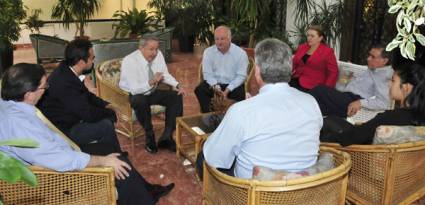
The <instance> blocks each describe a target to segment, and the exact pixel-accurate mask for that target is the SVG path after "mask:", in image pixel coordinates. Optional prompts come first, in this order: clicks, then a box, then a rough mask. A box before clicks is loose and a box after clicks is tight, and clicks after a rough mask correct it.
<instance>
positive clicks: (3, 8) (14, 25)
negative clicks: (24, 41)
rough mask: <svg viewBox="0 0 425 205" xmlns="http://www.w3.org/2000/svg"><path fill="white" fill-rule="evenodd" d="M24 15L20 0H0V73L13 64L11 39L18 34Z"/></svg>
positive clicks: (15, 38) (17, 37)
mask: <svg viewBox="0 0 425 205" xmlns="http://www.w3.org/2000/svg"><path fill="white" fill-rule="evenodd" d="M25 17H26V13H25V10H24V7H23V4H22V1H21V0H1V1H0V75H1V74H2V73H3V71H4V70H5V69H6V68H8V67H10V66H11V65H13V44H12V42H13V41H17V40H18V39H19V36H20V31H21V27H20V26H19V24H20V22H21V21H22V20H23V19H24V18H25Z"/></svg>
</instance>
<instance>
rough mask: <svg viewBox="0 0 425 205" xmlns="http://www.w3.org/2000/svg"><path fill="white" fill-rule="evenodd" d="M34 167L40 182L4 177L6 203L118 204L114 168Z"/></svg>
mask: <svg viewBox="0 0 425 205" xmlns="http://www.w3.org/2000/svg"><path fill="white" fill-rule="evenodd" d="M30 168H31V170H32V171H33V172H34V174H35V175H36V176H37V181H38V186H36V187H31V186H29V185H26V184H24V183H22V182H18V183H16V184H9V183H6V182H4V181H0V195H1V197H2V200H3V203H4V204H15V205H18V204H22V205H23V204H32V205H58V204H75V205H81V204H96V205H111V204H112V205H114V204H116V190H115V181H114V170H113V169H112V168H86V169H84V170H82V171H78V172H64V173H61V172H56V171H52V170H49V169H44V168H40V167H30Z"/></svg>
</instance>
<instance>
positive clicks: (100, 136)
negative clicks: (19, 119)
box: [37, 39, 120, 150]
mask: <svg viewBox="0 0 425 205" xmlns="http://www.w3.org/2000/svg"><path fill="white" fill-rule="evenodd" d="M93 60H94V54H93V48H92V44H91V43H90V41H88V40H84V39H77V40H74V41H71V42H70V43H69V44H68V45H67V46H66V48H65V60H64V61H63V62H62V63H61V64H60V65H59V67H58V68H57V69H55V70H54V71H53V73H52V74H51V75H50V76H49V79H48V85H49V86H50V87H49V89H48V90H46V93H45V95H44V96H43V98H42V99H41V100H40V102H39V103H38V105H37V106H38V108H40V110H41V111H42V112H43V114H44V115H46V117H47V118H48V119H49V120H50V121H51V122H52V123H53V124H54V125H55V126H56V127H58V128H59V129H60V130H61V131H62V132H63V133H65V135H67V136H69V137H70V138H71V139H72V140H73V141H74V142H75V143H77V144H78V145H86V144H90V143H93V142H97V143H108V144H111V145H112V146H114V147H115V149H116V150H120V145H119V142H118V139H117V136H116V133H115V127H114V122H116V120H117V117H116V113H115V112H114V110H113V109H114V108H113V106H112V104H109V103H108V102H105V101H103V100H102V99H100V98H99V97H97V96H96V95H94V94H93V93H91V92H90V91H89V90H88V89H87V88H86V86H85V85H84V83H83V82H81V80H80V79H79V76H80V75H81V74H83V73H86V72H90V70H91V69H92V67H93Z"/></svg>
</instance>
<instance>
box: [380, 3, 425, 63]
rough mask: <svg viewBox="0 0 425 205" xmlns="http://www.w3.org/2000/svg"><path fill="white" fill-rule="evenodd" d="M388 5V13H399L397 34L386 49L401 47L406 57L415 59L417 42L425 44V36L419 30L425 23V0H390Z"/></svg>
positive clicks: (402, 53)
mask: <svg viewBox="0 0 425 205" xmlns="http://www.w3.org/2000/svg"><path fill="white" fill-rule="evenodd" d="M388 5H389V6H390V8H389V10H388V13H391V14H396V13H397V20H396V27H397V35H396V37H395V38H394V39H393V40H392V41H391V42H390V43H389V44H388V45H387V48H386V50H387V51H391V50H393V49H394V48H396V47H399V48H400V53H401V55H402V56H403V57H404V58H407V59H411V60H415V53H416V46H415V42H416V41H418V42H419V43H420V44H421V45H422V46H425V36H424V35H423V34H421V33H420V31H419V26H424V25H425V1H424V0H388Z"/></svg>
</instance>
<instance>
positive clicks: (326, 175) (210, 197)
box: [203, 148, 351, 205]
mask: <svg viewBox="0 0 425 205" xmlns="http://www.w3.org/2000/svg"><path fill="white" fill-rule="evenodd" d="M320 150H321V152H330V153H332V154H333V155H334V161H335V165H336V168H334V169H331V170H329V171H326V172H322V173H319V174H316V175H313V176H308V177H302V178H299V179H292V180H285V181H258V180H247V179H239V178H235V177H231V176H228V175H226V174H224V173H221V172H219V171H217V169H215V168H211V167H209V166H208V165H206V164H204V187H203V204H204V205H208V204H212V205H217V204H240V205H242V204H246V205H254V204H262V205H267V204H297V205H298V204H315V205H323V204H327V205H332V204H340V205H342V204H344V202H345V194H346V190H347V182H348V171H349V170H350V167H351V159H350V156H349V155H348V154H347V153H345V152H341V151H337V150H335V149H331V148H321V149H320Z"/></svg>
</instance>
